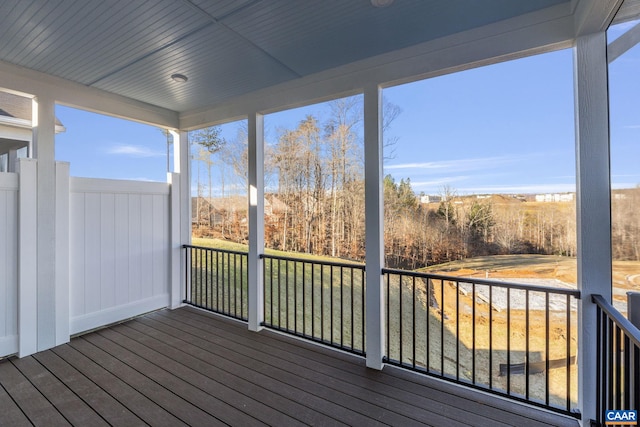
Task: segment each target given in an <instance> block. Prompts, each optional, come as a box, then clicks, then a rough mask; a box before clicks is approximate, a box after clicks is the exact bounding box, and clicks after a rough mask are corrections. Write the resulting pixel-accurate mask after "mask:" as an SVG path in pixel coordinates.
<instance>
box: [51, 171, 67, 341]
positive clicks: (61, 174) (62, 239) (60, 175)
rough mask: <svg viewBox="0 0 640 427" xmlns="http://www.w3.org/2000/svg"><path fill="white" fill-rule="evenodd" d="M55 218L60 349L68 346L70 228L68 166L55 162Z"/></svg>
mask: <svg viewBox="0 0 640 427" xmlns="http://www.w3.org/2000/svg"><path fill="white" fill-rule="evenodd" d="M55 173H56V179H55V183H56V196H55V197H56V215H55V236H56V241H55V248H56V249H55V252H56V259H55V261H56V264H55V270H56V273H55V274H56V275H55V292H56V300H55V319H56V320H55V325H56V342H55V345H61V344H64V343H67V342H69V335H70V332H69V331H70V328H69V323H70V318H71V317H70V311H69V292H70V288H69V280H70V269H69V261H70V260H69V251H70V246H69V243H70V242H69V231H70V230H69V224H70V217H69V215H70V205H69V202H70V178H69V163H66V162H56V164H55Z"/></svg>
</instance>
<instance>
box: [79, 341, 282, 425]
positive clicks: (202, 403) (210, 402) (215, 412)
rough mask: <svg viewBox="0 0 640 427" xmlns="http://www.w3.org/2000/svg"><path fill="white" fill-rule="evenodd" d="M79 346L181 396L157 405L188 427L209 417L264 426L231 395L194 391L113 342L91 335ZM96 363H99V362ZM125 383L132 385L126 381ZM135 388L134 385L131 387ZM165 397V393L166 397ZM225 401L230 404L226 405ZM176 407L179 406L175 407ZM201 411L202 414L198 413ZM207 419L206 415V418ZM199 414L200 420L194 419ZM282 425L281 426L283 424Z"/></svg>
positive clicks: (181, 381)
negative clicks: (238, 404) (108, 357)
mask: <svg viewBox="0 0 640 427" xmlns="http://www.w3.org/2000/svg"><path fill="white" fill-rule="evenodd" d="M78 343H86V344H87V345H86V346H85V351H86V350H88V351H90V352H91V351H92V350H93V351H96V350H97V349H104V351H105V354H107V353H106V351H109V353H108V354H109V355H110V356H112V357H115V358H117V359H118V360H119V361H121V362H122V363H124V364H126V365H127V366H128V367H130V368H131V369H133V370H135V371H137V372H138V373H139V374H140V375H142V376H145V377H147V378H148V379H150V380H151V381H153V382H155V383H157V385H159V386H161V387H164V388H165V389H166V390H167V391H169V390H170V393H173V394H175V395H176V396H179V397H180V398H181V399H182V401H180V399H175V398H173V399H172V398H171V397H170V398H169V399H166V398H165V399H163V400H158V401H157V403H158V404H159V405H161V406H162V407H164V408H166V409H167V410H169V411H170V412H172V413H174V414H180V418H182V419H183V420H184V421H186V422H187V423H188V424H191V425H194V424H198V423H201V422H204V423H206V422H207V421H208V419H209V417H214V418H220V420H221V421H222V422H224V423H227V424H231V425H243V426H259V425H263V423H261V422H260V421H259V420H258V419H256V418H254V417H253V416H250V415H248V414H246V413H244V412H242V411H241V410H239V409H237V408H233V405H232V402H231V401H232V400H233V398H235V397H237V396H234V395H231V397H230V398H226V399H222V398H223V397H225V396H212V395H211V394H209V393H207V392H205V391H203V390H202V389H200V388H197V387H194V386H193V385H192V384H189V383H188V382H187V381H185V380H183V379H182V378H180V377H179V376H176V375H174V374H173V373H172V371H171V370H167V369H164V368H162V367H160V366H157V365H156V364H155V361H156V360H157V359H156V360H153V361H152V360H149V359H144V358H142V357H140V356H138V355H137V354H135V353H133V352H131V351H129V350H128V349H126V348H124V347H122V346H120V345H117V344H116V343H114V342H113V341H109V340H107V339H106V338H104V337H103V336H101V335H99V334H92V335H90V336H87V337H86V339H85V338H83V340H78V341H76V344H75V345H80V344H78ZM88 345H93V346H95V347H94V348H95V349H96V350H94V349H92V348H90V347H87V346H88ZM100 356H102V354H100V355H98V356H97V357H98V359H103V358H104V357H100ZM159 357H160V355H156V358H159ZM98 359H96V360H98ZM116 369H118V370H120V369H121V368H119V367H116ZM125 381H129V380H128V379H126V380H125ZM132 385H133V384H132ZM138 389H139V390H147V388H146V387H144V388H138ZM224 391H226V392H227V393H229V394H231V393H230V392H229V391H228V390H224ZM157 394H158V392H157V391H154V390H149V398H153V397H154V396H156V395H157ZM165 394H166V393H165ZM225 400H227V401H226V402H225ZM175 403H177V404H175ZM244 403H245V404H249V403H250V402H248V401H247V402H244ZM266 409H270V408H264V407H260V408H256V409H255V410H256V412H260V411H261V410H266ZM197 410H200V411H202V412H203V413H199V411H197ZM204 413H206V414H208V415H206V414H204ZM196 414H197V418H193V416H194V415H196ZM283 421H284V420H283V419H279V420H277V422H283ZM287 421H288V420H287ZM280 425H282V424H280Z"/></svg>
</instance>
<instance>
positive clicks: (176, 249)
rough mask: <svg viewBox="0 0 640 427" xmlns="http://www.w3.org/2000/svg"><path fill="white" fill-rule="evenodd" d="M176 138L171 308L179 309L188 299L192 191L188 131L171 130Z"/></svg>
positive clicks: (171, 176)
mask: <svg viewBox="0 0 640 427" xmlns="http://www.w3.org/2000/svg"><path fill="white" fill-rule="evenodd" d="M170 133H171V135H172V136H173V169H174V170H173V173H168V174H167V175H168V176H167V179H168V180H169V183H170V184H171V274H170V279H169V280H170V284H171V285H170V292H171V308H172V309H173V308H178V307H180V306H181V305H182V301H183V300H184V298H185V296H186V295H185V294H184V286H185V282H184V280H185V274H186V271H185V264H184V263H185V257H184V250H183V249H182V245H183V244H189V243H191V200H190V199H191V189H190V186H189V182H190V174H189V173H190V171H189V140H188V133H187V132H174V131H170Z"/></svg>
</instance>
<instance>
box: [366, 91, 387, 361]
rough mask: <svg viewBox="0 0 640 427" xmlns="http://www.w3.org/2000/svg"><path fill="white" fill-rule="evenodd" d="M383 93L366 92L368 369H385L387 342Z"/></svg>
mask: <svg viewBox="0 0 640 427" xmlns="http://www.w3.org/2000/svg"><path fill="white" fill-rule="evenodd" d="M381 98H382V92H381V90H380V88H379V87H378V86H377V85H375V86H374V85H372V86H369V87H367V88H365V91H364V142H365V144H364V185H365V230H366V236H365V248H366V266H367V267H366V268H367V272H366V275H367V278H366V284H365V286H366V313H365V322H366V325H365V334H366V349H365V350H366V352H367V367H369V368H373V369H382V368H383V366H384V365H383V363H382V357H383V356H384V341H385V313H384V293H383V288H382V271H381V270H382V268H383V267H384V240H383V239H384V234H383V219H384V214H383V197H382V194H383V193H382V178H383V177H382V173H383V171H382V158H383V155H382V103H381Z"/></svg>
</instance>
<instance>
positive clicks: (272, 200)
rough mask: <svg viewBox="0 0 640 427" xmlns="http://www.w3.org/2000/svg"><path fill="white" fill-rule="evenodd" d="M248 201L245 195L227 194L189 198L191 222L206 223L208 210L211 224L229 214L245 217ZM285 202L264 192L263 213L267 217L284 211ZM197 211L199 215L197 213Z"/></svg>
mask: <svg viewBox="0 0 640 427" xmlns="http://www.w3.org/2000/svg"><path fill="white" fill-rule="evenodd" d="M248 203H249V201H248V200H247V197H246V196H228V197H214V198H212V199H209V198H206V197H200V198H198V197H192V198H191V222H192V224H197V223H201V224H208V223H209V217H208V215H209V212H211V217H210V219H211V223H212V224H211V225H216V224H219V223H220V222H222V221H223V220H224V219H225V218H227V219H228V218H229V215H232V216H234V217H235V218H238V219H239V218H246V217H247V212H248ZM285 208H286V204H285V203H284V202H282V201H281V200H280V199H279V198H278V197H276V196H275V195H274V194H265V200H264V214H265V216H267V217H270V216H272V215H275V214H277V213H279V212H282V211H284V210H285ZM198 213H199V215H198Z"/></svg>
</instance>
